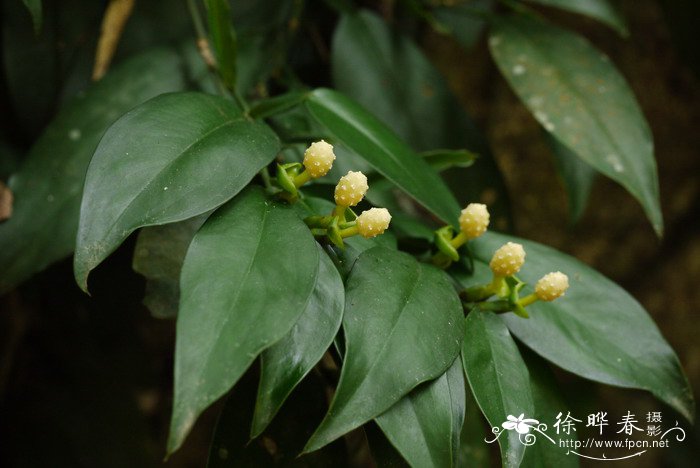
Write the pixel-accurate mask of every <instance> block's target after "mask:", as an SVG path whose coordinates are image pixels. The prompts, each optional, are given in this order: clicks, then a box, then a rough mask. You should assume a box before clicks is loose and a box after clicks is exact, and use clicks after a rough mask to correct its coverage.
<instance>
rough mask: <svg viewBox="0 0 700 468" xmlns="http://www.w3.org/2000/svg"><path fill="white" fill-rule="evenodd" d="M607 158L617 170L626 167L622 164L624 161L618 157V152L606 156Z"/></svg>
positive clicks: (622, 169)
mask: <svg viewBox="0 0 700 468" xmlns="http://www.w3.org/2000/svg"><path fill="white" fill-rule="evenodd" d="M605 160H606V161H607V162H609V163H610V165H611V166H612V168H613V170H614V171H615V172H623V171H624V170H625V167H624V166H623V165H622V161H620V158H618V157H617V155H616V154H612V153H611V154H609V155H607V156H606V157H605Z"/></svg>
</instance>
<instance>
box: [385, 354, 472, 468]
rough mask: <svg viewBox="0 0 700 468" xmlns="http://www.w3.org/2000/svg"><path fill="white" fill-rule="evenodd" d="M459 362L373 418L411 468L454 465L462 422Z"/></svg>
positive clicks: (462, 389)
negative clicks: (416, 467) (413, 467)
mask: <svg viewBox="0 0 700 468" xmlns="http://www.w3.org/2000/svg"><path fill="white" fill-rule="evenodd" d="M463 372H464V371H463V370H462V361H461V360H460V359H459V358H458V359H455V360H454V362H453V363H452V366H450V368H449V369H448V370H447V372H445V373H444V374H443V375H441V376H440V377H438V378H437V379H435V380H433V381H432V382H427V383H425V384H423V385H421V386H419V387H418V388H416V389H415V390H413V391H412V392H411V393H409V394H408V395H406V396H405V397H403V398H402V399H401V400H399V402H398V403H396V404H395V405H394V406H392V407H391V408H389V410H387V411H386V412H384V413H382V414H381V415H380V416H379V417H377V418H376V421H377V424H378V425H379V427H380V428H381V429H382V431H384V434H386V436H387V438H388V439H389V440H390V441H391V443H392V444H393V445H394V447H396V448H397V449H398V451H399V452H400V453H401V455H403V457H404V458H405V459H406V460H407V461H408V462H409V463H410V464H411V466H419V467H429V466H434V467H439V468H442V467H450V466H454V464H455V461H456V458H457V452H458V450H459V435H460V432H461V430H462V424H463V423H464V410H465V406H464V405H465V393H464V373H463Z"/></svg>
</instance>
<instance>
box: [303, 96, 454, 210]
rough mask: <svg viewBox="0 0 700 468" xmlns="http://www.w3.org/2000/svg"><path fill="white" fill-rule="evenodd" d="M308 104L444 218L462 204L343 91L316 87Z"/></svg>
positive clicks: (354, 148) (382, 170) (333, 130)
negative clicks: (342, 92)
mask: <svg viewBox="0 0 700 468" xmlns="http://www.w3.org/2000/svg"><path fill="white" fill-rule="evenodd" d="M306 106H307V108H308V109H309V111H310V112H311V114H312V115H313V116H314V117H315V118H316V119H317V120H318V121H319V122H320V123H322V124H323V125H325V126H326V128H328V130H329V131H330V132H331V133H332V134H333V135H334V136H335V137H336V138H337V139H338V140H340V141H341V142H342V143H343V144H344V145H345V146H347V147H348V148H350V150H352V151H353V152H355V153H357V154H358V155H360V156H362V157H363V158H364V159H365V160H366V161H367V162H368V163H370V164H371V165H372V166H373V167H374V168H375V169H376V170H377V171H378V172H379V173H381V174H382V175H383V176H384V177H386V178H387V179H389V180H391V181H392V182H393V183H395V184H396V185H397V186H398V187H399V188H401V189H402V190H404V191H405V192H406V193H407V194H409V195H410V196H412V197H413V198H415V199H416V201H418V202H419V203H420V204H422V205H423V206H424V207H426V208H427V209H428V210H430V211H432V212H433V213H434V214H435V215H437V216H438V217H439V218H441V219H442V220H443V221H450V222H451V221H452V220H454V219H456V217H457V213H458V212H459V205H458V204H457V201H456V200H455V199H454V197H453V196H452V194H451V193H450V191H449V189H448V188H447V187H446V186H445V184H444V182H443V181H442V180H441V179H440V177H439V176H438V175H437V173H436V172H435V171H434V170H433V169H432V168H431V167H430V165H428V163H426V162H425V161H424V160H423V159H422V158H421V157H420V156H418V155H417V154H416V153H414V152H413V151H412V150H411V148H409V147H408V145H406V143H404V142H403V141H401V140H400V139H399V138H398V137H397V136H396V134H394V133H393V132H392V131H391V130H389V129H388V128H387V127H386V126H385V125H384V124H383V123H382V122H380V121H379V120H377V118H375V117H374V116H373V115H372V114H370V113H369V112H367V111H366V110H365V109H363V108H362V107H361V106H360V105H358V104H357V103H356V102H354V101H353V100H351V99H350V98H348V97H346V96H344V95H343V94H341V93H339V92H337V91H333V90H330V89H316V90H314V91H312V92H311V93H310V94H309V98H308V101H307V102H306Z"/></svg>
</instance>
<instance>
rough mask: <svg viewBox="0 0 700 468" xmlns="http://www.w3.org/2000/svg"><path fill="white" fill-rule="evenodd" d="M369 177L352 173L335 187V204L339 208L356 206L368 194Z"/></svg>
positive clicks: (360, 173) (341, 179)
mask: <svg viewBox="0 0 700 468" xmlns="http://www.w3.org/2000/svg"><path fill="white" fill-rule="evenodd" d="M368 188H369V185H367V177H365V175H364V174H363V173H362V172H359V171H358V172H353V171H350V172H348V173H347V174H346V175H344V176H343V177H341V178H340V181H338V185H336V186H335V203H336V204H337V205H339V206H355V205H357V204H358V203H360V202H361V201H362V198H364V196H365V193H367V189H368Z"/></svg>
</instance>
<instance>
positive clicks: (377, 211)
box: [357, 208, 391, 238]
mask: <svg viewBox="0 0 700 468" xmlns="http://www.w3.org/2000/svg"><path fill="white" fill-rule="evenodd" d="M390 221H391V214H389V210H387V209H386V208H370V209H369V210H367V211H363V212H362V214H361V215H360V216H358V217H357V231H358V232H359V233H360V235H361V236H362V237H366V238H370V237H376V236H378V235H379V234H383V233H384V231H386V229H387V228H388V227H389V222H390Z"/></svg>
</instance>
